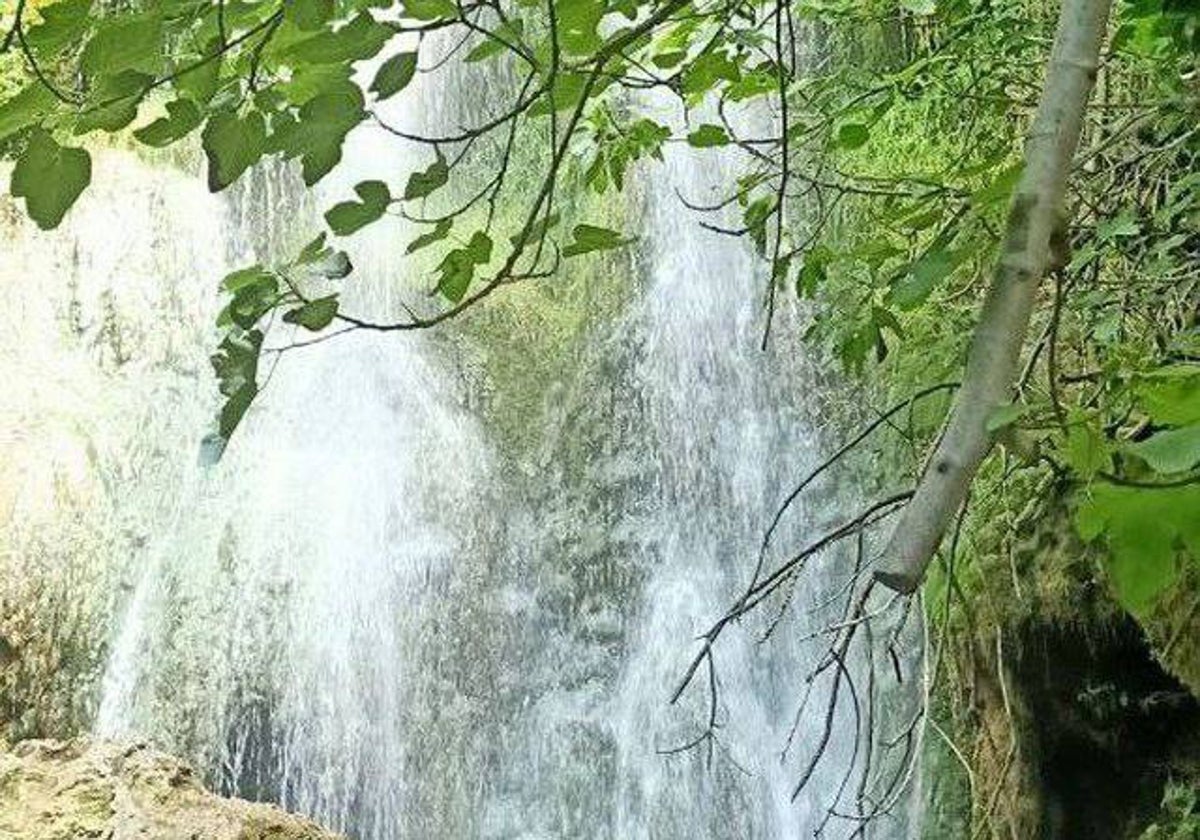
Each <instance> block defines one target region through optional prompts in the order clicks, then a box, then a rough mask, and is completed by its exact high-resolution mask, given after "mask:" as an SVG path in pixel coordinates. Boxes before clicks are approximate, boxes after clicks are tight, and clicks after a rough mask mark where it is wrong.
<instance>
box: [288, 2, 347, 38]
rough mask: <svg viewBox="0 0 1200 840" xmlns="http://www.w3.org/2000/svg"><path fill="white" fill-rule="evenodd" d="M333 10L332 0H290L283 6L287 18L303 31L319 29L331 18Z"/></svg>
mask: <svg viewBox="0 0 1200 840" xmlns="http://www.w3.org/2000/svg"><path fill="white" fill-rule="evenodd" d="M335 11H336V9H335V3H334V0H291V2H290V3H288V4H287V5H286V6H284V13H285V15H286V17H287V20H289V21H291V22H292V23H294V24H295V25H296V28H297V29H300V30H301V31H305V32H311V31H313V30H314V29H320V28H321V27H322V26H324V25H325V24H326V23H328V22H329V21H330V20H331V19H332V18H333V15H334V12H335Z"/></svg>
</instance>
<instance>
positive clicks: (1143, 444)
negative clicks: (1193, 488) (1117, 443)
mask: <svg viewBox="0 0 1200 840" xmlns="http://www.w3.org/2000/svg"><path fill="white" fill-rule="evenodd" d="M1126 449H1127V451H1129V452H1131V453H1132V454H1134V455H1136V456H1138V457H1139V458H1141V459H1142V460H1143V461H1145V462H1146V463H1147V464H1149V465H1150V468H1151V469H1153V470H1154V471H1155V472H1157V473H1161V474H1162V475H1171V474H1172V473H1181V472H1187V471H1188V470H1190V469H1192V468H1193V467H1195V466H1196V465H1197V464H1200V424H1195V425H1191V426H1184V427H1183V428H1180V429H1164V430H1163V431H1160V432H1155V433H1154V434H1153V435H1151V436H1150V437H1149V438H1147V439H1146V440H1143V441H1139V442H1138V443H1134V444H1131V445H1129V446H1128V447H1126ZM1196 516H1197V517H1200V510H1197V511H1196Z"/></svg>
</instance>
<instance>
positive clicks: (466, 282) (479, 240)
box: [437, 231, 492, 303]
mask: <svg viewBox="0 0 1200 840" xmlns="http://www.w3.org/2000/svg"><path fill="white" fill-rule="evenodd" d="M491 258H492V240H491V238H490V237H489V236H488V235H487V234H485V233H483V232H482V231H478V232H476V233H475V234H473V235H472V236H471V241H470V242H468V243H467V245H466V247H464V248H456V249H454V250H453V251H450V252H449V253H447V254H446V256H445V257H443V258H442V262H441V264H440V265H439V266H438V274H439V277H438V284H437V290H438V292H440V293H441V294H442V295H444V296H445V297H446V299H447V300H449V301H450V302H451V303H458V302H459V301H461V300H462V299H463V298H464V297H465V296H466V294H467V289H469V288H470V286H471V281H472V280H474V279H475V270H476V269H477V268H478V267H479V266H480V265H484V264H485V263H487V262H488V261H489V260H491Z"/></svg>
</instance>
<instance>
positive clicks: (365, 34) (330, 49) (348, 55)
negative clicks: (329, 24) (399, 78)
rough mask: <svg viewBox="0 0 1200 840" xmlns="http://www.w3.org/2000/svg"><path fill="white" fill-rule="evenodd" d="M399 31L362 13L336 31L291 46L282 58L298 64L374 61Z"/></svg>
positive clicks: (329, 31) (322, 33)
mask: <svg viewBox="0 0 1200 840" xmlns="http://www.w3.org/2000/svg"><path fill="white" fill-rule="evenodd" d="M395 34H396V30H395V29H394V28H393V27H392V26H391V25H390V24H387V23H383V22H381V21H377V20H375V18H373V17H372V16H371V15H370V13H368V12H362V13H360V14H359V15H358V16H357V17H355V18H354V20H352V21H350V22H349V23H348V24H346V25H345V26H343V27H341V28H340V29H336V30H326V31H323V32H319V33H317V34H316V35H313V36H312V37H310V38H305V39H304V40H303V41H300V42H298V43H295V44H292V45H291V46H290V47H288V48H287V49H285V50H283V52H282V57H283V58H284V59H286V60H289V61H292V62H295V63H296V64H349V63H351V62H354V61H362V60H363V59H367V58H371V57H372V56H374V55H375V54H376V53H378V52H379V51H380V50H381V49H383V46H384V44H386V43H387V42H388V41H390V40H391V39H392V37H393V36H394V35H395Z"/></svg>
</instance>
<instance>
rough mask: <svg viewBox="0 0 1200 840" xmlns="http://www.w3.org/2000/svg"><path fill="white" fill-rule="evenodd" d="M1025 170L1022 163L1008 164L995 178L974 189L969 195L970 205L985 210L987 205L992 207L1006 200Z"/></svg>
mask: <svg viewBox="0 0 1200 840" xmlns="http://www.w3.org/2000/svg"><path fill="white" fill-rule="evenodd" d="M1024 171H1025V167H1024V165H1023V164H1017V165H1015V166H1010V167H1009V168H1007V169H1005V170H1004V171H1002V172H1001V173H1000V174H999V175H997V176H996V178H995V179H994V180H993V181H992V182H991V183H990V184H988V185H987V186H986V187H984V188H983V189H981V190H978V191H976V192H975V193H974V194H973V195H972V196H971V206H972V207H974V208H975V209H976V210H986V209H987V208H989V207H994V206H996V205H998V204H1002V203H1004V202H1007V201H1008V198H1009V196H1011V195H1012V191H1013V190H1014V189H1016V186H1017V182H1019V181H1020V180H1021V175H1022V173H1023V172H1024Z"/></svg>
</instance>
